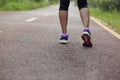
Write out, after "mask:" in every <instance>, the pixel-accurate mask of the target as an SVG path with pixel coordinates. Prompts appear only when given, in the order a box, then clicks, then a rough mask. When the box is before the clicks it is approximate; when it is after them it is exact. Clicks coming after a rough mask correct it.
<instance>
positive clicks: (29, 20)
mask: <svg viewBox="0 0 120 80" xmlns="http://www.w3.org/2000/svg"><path fill="white" fill-rule="evenodd" d="M36 19H37V18H36V17H33V18H30V19H27V20H25V21H26V22H31V21H34V20H36Z"/></svg>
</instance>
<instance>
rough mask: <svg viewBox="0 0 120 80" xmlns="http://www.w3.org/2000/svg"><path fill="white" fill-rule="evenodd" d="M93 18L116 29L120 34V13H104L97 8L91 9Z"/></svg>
mask: <svg viewBox="0 0 120 80" xmlns="http://www.w3.org/2000/svg"><path fill="white" fill-rule="evenodd" d="M90 12H91V16H94V17H96V18H98V19H100V20H102V21H103V22H105V23H107V24H109V25H110V26H112V28H114V29H116V30H117V31H118V32H119V33H120V12H117V11H111V12H107V11H102V10H100V9H97V8H91V9H90Z"/></svg>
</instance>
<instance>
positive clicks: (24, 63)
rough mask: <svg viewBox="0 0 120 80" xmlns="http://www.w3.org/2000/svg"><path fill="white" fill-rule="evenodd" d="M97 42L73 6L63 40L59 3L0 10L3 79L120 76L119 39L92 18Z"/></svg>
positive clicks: (112, 79)
mask: <svg viewBox="0 0 120 80" xmlns="http://www.w3.org/2000/svg"><path fill="white" fill-rule="evenodd" d="M90 28H91V32H92V42H93V45H94V46H93V47H92V48H84V47H83V46H82V43H83V41H82V40H81V34H82V29H83V25H82V22H81V20H80V17H79V11H78V9H77V8H76V7H73V6H70V13H69V22H68V33H69V43H68V44H67V45H63V44H59V43H58V40H59V38H60V34H61V29H60V24H59V19H58V6H57V5H56V6H50V7H46V8H42V9H37V10H32V11H20V12H0V80H120V40H119V39H117V38H116V37H114V36H113V35H112V34H111V33H109V32H108V31H106V30H104V29H103V28H102V27H100V26H99V25H98V24H96V23H95V22H94V21H92V20H91V21H90Z"/></svg>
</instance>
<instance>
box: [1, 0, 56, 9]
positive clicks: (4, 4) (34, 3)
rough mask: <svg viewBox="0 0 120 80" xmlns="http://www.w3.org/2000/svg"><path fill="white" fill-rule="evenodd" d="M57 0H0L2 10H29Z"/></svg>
mask: <svg viewBox="0 0 120 80" xmlns="http://www.w3.org/2000/svg"><path fill="white" fill-rule="evenodd" d="M57 2H58V0H0V10H5V11H8V10H29V9H35V8H39V7H43V6H47V5H51V4H55V3H57Z"/></svg>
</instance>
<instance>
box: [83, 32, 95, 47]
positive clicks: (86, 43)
mask: <svg viewBox="0 0 120 80" xmlns="http://www.w3.org/2000/svg"><path fill="white" fill-rule="evenodd" d="M82 39H83V40H84V43H83V46H84V47H92V46H93V45H92V42H91V41H90V39H91V38H90V36H89V35H88V34H83V35H82Z"/></svg>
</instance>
